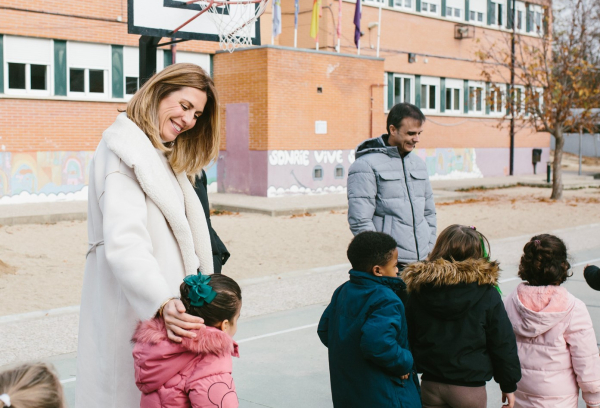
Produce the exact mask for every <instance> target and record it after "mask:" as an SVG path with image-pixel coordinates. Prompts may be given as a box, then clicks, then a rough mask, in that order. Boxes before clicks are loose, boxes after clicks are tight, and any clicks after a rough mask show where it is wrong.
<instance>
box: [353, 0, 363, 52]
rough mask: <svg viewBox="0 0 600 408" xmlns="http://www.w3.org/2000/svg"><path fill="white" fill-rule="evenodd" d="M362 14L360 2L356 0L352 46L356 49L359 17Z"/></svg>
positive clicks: (358, 36)
mask: <svg viewBox="0 0 600 408" xmlns="http://www.w3.org/2000/svg"><path fill="white" fill-rule="evenodd" d="M361 14H362V5H361V0H356V9H355V10H354V26H355V28H354V44H356V47H358V43H359V41H360V16H361Z"/></svg>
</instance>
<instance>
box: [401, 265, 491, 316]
mask: <svg viewBox="0 0 600 408" xmlns="http://www.w3.org/2000/svg"><path fill="white" fill-rule="evenodd" d="M499 274H500V268H499V266H498V263H497V262H488V261H486V260H484V259H467V260H465V261H461V262H450V261H446V260H443V259H438V260H436V261H433V262H417V263H414V264H411V265H409V266H407V267H406V269H405V270H404V271H403V272H402V279H403V280H404V282H405V283H406V286H407V289H408V292H409V293H410V295H411V296H413V297H415V298H416V300H417V301H418V303H419V304H420V307H422V308H423V309H425V310H427V312H428V313H430V314H432V315H433V316H436V317H437V318H440V319H445V320H454V319H459V318H461V317H463V316H464V315H465V314H466V313H467V312H468V311H469V309H471V307H473V306H474V305H475V304H477V303H478V302H479V301H480V300H481V299H482V297H483V296H484V295H485V294H486V292H487V291H488V290H490V289H491V290H496V289H494V288H493V286H494V285H497V284H498V277H499Z"/></svg>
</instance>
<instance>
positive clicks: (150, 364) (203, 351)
mask: <svg viewBox="0 0 600 408" xmlns="http://www.w3.org/2000/svg"><path fill="white" fill-rule="evenodd" d="M194 332H195V333H196V334H197V337H196V338H195V339H189V338H184V339H183V341H182V342H181V343H174V342H172V341H170V340H169V339H168V338H167V331H166V329H165V325H164V322H163V320H162V319H151V320H148V321H145V322H142V323H140V324H139V325H138V327H137V329H136V332H135V334H134V336H133V339H132V342H134V343H135V345H134V348H133V360H134V365H135V382H136V384H137V386H138V388H139V389H140V391H142V399H141V402H140V407H141V408H188V407H192V408H209V407H210V408H237V406H238V399H237V394H236V392H235V385H234V383H233V378H232V377H231V366H232V358H231V356H235V357H239V354H238V347H237V343H236V342H235V341H233V339H232V338H231V337H230V336H229V335H228V334H227V333H224V332H222V331H221V330H219V329H216V328H214V327H206V328H205V329H202V330H196V331H194Z"/></svg>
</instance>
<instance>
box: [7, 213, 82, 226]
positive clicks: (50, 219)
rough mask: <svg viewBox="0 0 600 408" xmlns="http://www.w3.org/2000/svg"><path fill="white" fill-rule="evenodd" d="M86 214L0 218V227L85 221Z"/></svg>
mask: <svg viewBox="0 0 600 408" xmlns="http://www.w3.org/2000/svg"><path fill="white" fill-rule="evenodd" d="M86 220H87V212H76V213H62V214H36V215H22V216H17V217H0V225H7V226H12V225H21V224H56V223H57V222H60V221H86Z"/></svg>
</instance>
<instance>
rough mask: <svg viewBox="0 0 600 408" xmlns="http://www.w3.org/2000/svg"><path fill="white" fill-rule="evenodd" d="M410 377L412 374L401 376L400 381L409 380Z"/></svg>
mask: <svg viewBox="0 0 600 408" xmlns="http://www.w3.org/2000/svg"><path fill="white" fill-rule="evenodd" d="M409 375H410V373H409V374H404V375H403V376H400V379H401V380H408V376H409Z"/></svg>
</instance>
